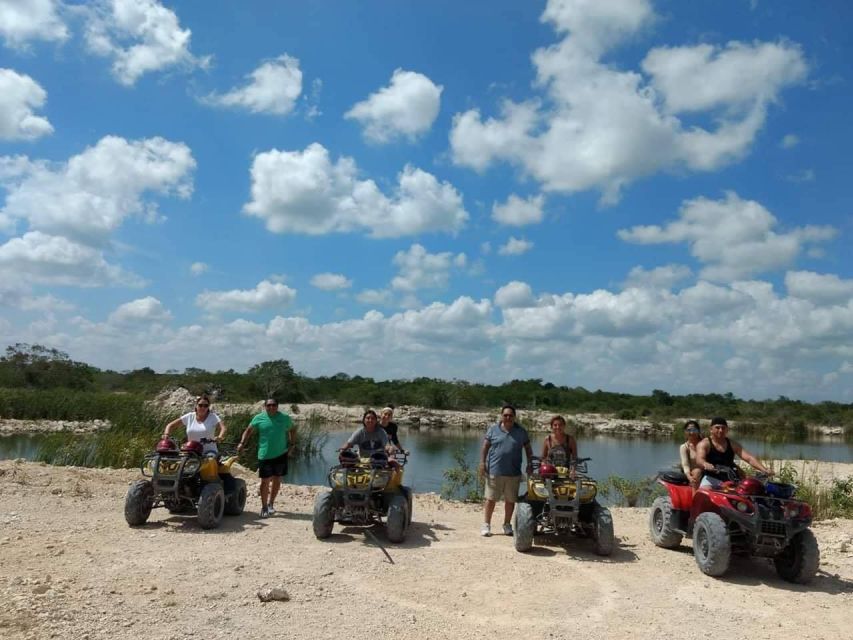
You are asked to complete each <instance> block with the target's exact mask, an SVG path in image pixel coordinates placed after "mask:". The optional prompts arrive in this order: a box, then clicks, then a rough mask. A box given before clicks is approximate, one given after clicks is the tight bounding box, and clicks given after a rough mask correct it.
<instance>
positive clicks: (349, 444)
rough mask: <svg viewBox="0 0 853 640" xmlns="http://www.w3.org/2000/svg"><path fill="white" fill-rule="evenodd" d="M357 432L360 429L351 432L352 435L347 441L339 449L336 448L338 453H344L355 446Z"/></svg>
mask: <svg viewBox="0 0 853 640" xmlns="http://www.w3.org/2000/svg"><path fill="white" fill-rule="evenodd" d="M359 431H361V429H356V430H355V431H353V434H352V435H351V436H350V437H349V438H348V439H347V441H346V442H344V443H343V444H342V445H341V446H340V447H338V451H346V450H347V449H349V448H350V447H352V446H353V445H354V444H355V440H356V437H357V436H358V432H359Z"/></svg>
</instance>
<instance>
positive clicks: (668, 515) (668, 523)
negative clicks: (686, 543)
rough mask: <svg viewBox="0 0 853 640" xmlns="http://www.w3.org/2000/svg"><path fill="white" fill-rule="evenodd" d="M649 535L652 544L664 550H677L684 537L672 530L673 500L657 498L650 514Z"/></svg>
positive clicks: (665, 497)
mask: <svg viewBox="0 0 853 640" xmlns="http://www.w3.org/2000/svg"><path fill="white" fill-rule="evenodd" d="M649 535H651V538H652V542H654V543H655V544H656V545H657V546H659V547H663V548H664V549H675V548H676V547H677V546H678V545H680V544H681V540H682V538H683V537H684V536H682V535H681V534H680V533H678V531H675V530H674V529H673V528H672V500H670V499H669V497H667V496H661V497H660V498H655V501H654V502H653V503H652V510H651V511H650V512H649Z"/></svg>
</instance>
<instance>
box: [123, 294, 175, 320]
mask: <svg viewBox="0 0 853 640" xmlns="http://www.w3.org/2000/svg"><path fill="white" fill-rule="evenodd" d="M171 319H172V314H171V312H170V311H169V310H168V309H166V307H164V306H163V303H162V302H160V301H159V300H158V299H157V298H154V297H153V296H146V297H145V298H139V299H137V300H132V301H131V302H125V303H124V304H122V305H119V306H118V308H116V310H115V311H113V312H112V313H111V314H110V317H109V322H110V324H114V325H129V324H136V323H147V322H167V321H169V320H171Z"/></svg>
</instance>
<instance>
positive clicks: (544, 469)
mask: <svg viewBox="0 0 853 640" xmlns="http://www.w3.org/2000/svg"><path fill="white" fill-rule="evenodd" d="M539 475H540V476H542V477H543V478H554V477H556V475H557V467H555V466H554V465H553V464H549V463H547V462H543V463H542V464H540V465H539Z"/></svg>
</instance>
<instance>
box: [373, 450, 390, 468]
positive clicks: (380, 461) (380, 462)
mask: <svg viewBox="0 0 853 640" xmlns="http://www.w3.org/2000/svg"><path fill="white" fill-rule="evenodd" d="M370 466H371V467H373V468H374V469H384V468H385V467H387V466H388V454H387V453H385V452H384V451H377V452H375V453H371V454H370Z"/></svg>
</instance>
